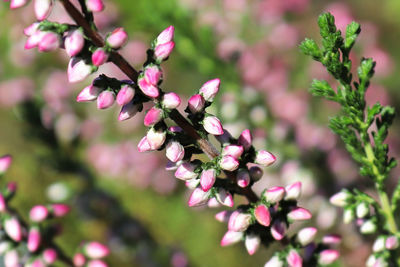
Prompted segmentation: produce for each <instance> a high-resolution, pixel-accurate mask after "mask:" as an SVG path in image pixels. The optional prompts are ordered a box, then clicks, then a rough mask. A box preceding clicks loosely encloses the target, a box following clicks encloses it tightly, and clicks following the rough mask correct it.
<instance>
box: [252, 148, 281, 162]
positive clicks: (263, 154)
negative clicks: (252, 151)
mask: <svg viewBox="0 0 400 267" xmlns="http://www.w3.org/2000/svg"><path fill="white" fill-rule="evenodd" d="M275 161H276V157H275V156H274V155H272V154H271V153H270V152H268V151H265V150H260V151H258V152H257V155H256V159H255V163H257V164H260V165H263V166H269V165H271V164H272V163H274V162H275Z"/></svg>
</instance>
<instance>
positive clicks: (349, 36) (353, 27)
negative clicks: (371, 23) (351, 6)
mask: <svg viewBox="0 0 400 267" xmlns="http://www.w3.org/2000/svg"><path fill="white" fill-rule="evenodd" d="M360 32H361V27H360V24H358V23H357V22H354V21H353V22H351V23H350V24H349V25H347V28H346V40H345V42H344V48H345V50H346V52H347V53H349V52H350V50H351V48H352V47H353V45H354V43H355V42H356V39H357V37H358V35H359V34H360Z"/></svg>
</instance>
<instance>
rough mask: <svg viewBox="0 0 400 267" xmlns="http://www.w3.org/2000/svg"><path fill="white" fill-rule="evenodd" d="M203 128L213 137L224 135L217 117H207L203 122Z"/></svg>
mask: <svg viewBox="0 0 400 267" xmlns="http://www.w3.org/2000/svg"><path fill="white" fill-rule="evenodd" d="M203 127H204V129H205V130H206V131H207V132H208V133H210V134H213V135H222V134H223V133H224V130H223V128H222V125H221V122H220V121H219V119H218V118H217V117H215V116H206V117H205V118H204V120H203Z"/></svg>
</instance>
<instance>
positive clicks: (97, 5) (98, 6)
mask: <svg viewBox="0 0 400 267" xmlns="http://www.w3.org/2000/svg"><path fill="white" fill-rule="evenodd" d="M86 7H87V9H88V10H89V11H91V12H101V11H103V10H104V4H103V1H102V0H86Z"/></svg>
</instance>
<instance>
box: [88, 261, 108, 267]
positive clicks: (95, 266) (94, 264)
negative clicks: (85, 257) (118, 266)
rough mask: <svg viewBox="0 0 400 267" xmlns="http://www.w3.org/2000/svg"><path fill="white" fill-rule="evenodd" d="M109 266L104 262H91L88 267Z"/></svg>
mask: <svg viewBox="0 0 400 267" xmlns="http://www.w3.org/2000/svg"><path fill="white" fill-rule="evenodd" d="M107 266H108V265H107V264H106V263H105V262H104V261H102V260H91V261H89V262H88V264H87V267H107Z"/></svg>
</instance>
